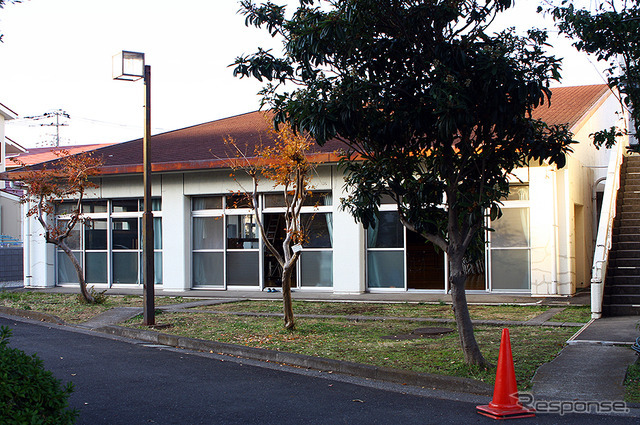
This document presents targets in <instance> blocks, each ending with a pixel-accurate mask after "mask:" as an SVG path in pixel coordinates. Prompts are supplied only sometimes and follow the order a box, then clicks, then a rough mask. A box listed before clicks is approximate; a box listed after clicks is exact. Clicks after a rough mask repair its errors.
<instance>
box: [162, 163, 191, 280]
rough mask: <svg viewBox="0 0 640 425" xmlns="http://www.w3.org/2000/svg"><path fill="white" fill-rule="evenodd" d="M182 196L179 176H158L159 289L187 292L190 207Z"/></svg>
mask: <svg viewBox="0 0 640 425" xmlns="http://www.w3.org/2000/svg"><path fill="white" fill-rule="evenodd" d="M189 201H190V198H189V197H188V196H185V195H184V191H183V175H182V174H170V175H163V176H162V239H163V240H162V287H163V290H165V291H186V290H189V289H190V288H191V249H190V247H191V243H190V241H191V204H190V202H189Z"/></svg>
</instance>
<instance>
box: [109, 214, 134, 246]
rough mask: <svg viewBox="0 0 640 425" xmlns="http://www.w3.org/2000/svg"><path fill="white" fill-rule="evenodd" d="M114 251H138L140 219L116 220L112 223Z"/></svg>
mask: <svg viewBox="0 0 640 425" xmlns="http://www.w3.org/2000/svg"><path fill="white" fill-rule="evenodd" d="M111 229H112V234H111V236H112V238H113V249H114V250H115V249H138V246H139V245H138V219H137V218H114V219H113V220H112V222H111Z"/></svg>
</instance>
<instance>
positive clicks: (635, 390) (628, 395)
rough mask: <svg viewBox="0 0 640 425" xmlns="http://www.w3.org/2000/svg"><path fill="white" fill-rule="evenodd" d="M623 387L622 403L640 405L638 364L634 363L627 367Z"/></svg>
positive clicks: (639, 370)
mask: <svg viewBox="0 0 640 425" xmlns="http://www.w3.org/2000/svg"><path fill="white" fill-rule="evenodd" d="M624 387H625V394H624V401H627V402H633V403H640V363H638V362H636V363H634V364H632V365H631V366H629V368H628V369H627V377H626V378H625V380H624Z"/></svg>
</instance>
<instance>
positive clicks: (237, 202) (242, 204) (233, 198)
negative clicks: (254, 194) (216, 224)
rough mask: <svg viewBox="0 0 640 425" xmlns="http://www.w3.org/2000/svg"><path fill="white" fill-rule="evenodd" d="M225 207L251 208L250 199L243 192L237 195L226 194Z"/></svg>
mask: <svg viewBox="0 0 640 425" xmlns="http://www.w3.org/2000/svg"><path fill="white" fill-rule="evenodd" d="M226 200H227V202H226V207H227V208H229V209H234V208H253V207H252V206H251V199H250V198H249V196H247V195H245V194H239V195H227V197H226Z"/></svg>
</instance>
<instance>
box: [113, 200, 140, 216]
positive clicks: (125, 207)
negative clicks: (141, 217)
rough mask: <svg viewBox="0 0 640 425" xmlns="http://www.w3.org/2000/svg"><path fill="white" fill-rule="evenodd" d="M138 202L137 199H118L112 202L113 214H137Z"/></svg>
mask: <svg viewBox="0 0 640 425" xmlns="http://www.w3.org/2000/svg"><path fill="white" fill-rule="evenodd" d="M137 211H140V210H139V209H138V200H137V199H118V200H115V201H113V212H114V213H119V212H137Z"/></svg>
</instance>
